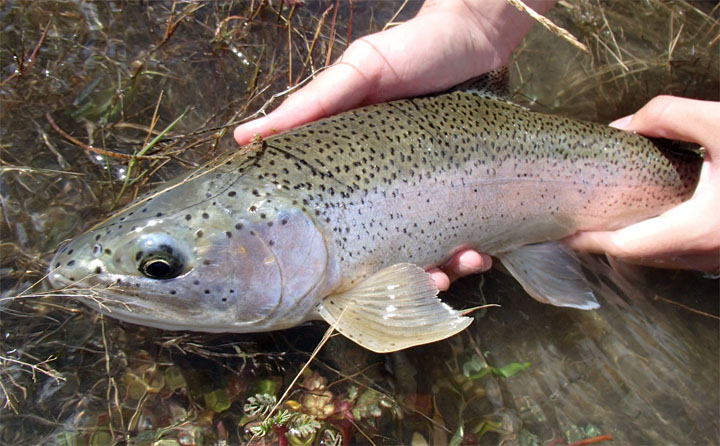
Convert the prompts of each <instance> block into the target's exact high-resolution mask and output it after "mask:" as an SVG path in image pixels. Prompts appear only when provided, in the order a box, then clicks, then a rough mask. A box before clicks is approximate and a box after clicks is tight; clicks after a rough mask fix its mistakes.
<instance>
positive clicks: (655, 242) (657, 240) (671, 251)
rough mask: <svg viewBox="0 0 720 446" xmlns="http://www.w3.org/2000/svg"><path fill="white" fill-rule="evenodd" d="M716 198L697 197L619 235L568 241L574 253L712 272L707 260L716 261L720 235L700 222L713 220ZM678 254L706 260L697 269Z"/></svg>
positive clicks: (586, 235)
mask: <svg viewBox="0 0 720 446" xmlns="http://www.w3.org/2000/svg"><path fill="white" fill-rule="evenodd" d="M713 196H714V194H710V193H706V194H702V195H699V196H696V197H694V198H693V200H691V201H688V202H685V203H682V204H680V205H678V206H676V207H675V208H673V209H671V210H669V211H667V212H665V213H664V214H662V215H660V216H658V217H655V218H651V219H648V220H644V221H641V222H639V223H636V224H634V225H630V226H628V227H626V228H623V229H620V230H617V231H590V232H580V233H578V234H576V235H574V236H571V237H569V238H567V239H566V240H565V241H566V242H567V244H568V245H569V246H570V247H571V248H573V249H577V250H580V251H589V252H596V253H603V252H604V253H607V254H610V255H612V256H614V257H618V258H620V259H623V260H626V261H630V262H633V263H641V264H660V265H662V264H664V266H668V267H670V266H679V267H682V268H701V269H704V270H707V269H712V268H710V267H708V265H709V263H708V262H709V260H708V259H707V257H708V256H709V257H712V256H713V255H714V256H715V257H716V259H717V256H718V254H717V248H716V247H717V246H718V243H720V240H719V239H720V235H719V234H716V232H717V231H713V230H712V229H711V230H710V233H708V231H707V228H708V227H710V228H713V227H717V225H716V224H713V223H709V226H705V225H698V223H697V222H698V221H701V220H703V219H704V220H705V221H707V219H708V218H713V217H712V216H708V215H707V211H706V210H707V209H712V206H713V204H712V203H713V202H714V201H715V198H714V197H713ZM715 218H717V217H715ZM718 224H720V222H719V223H718ZM679 253H688V256H687V257H688V258H690V257H694V256H695V255H698V256H699V257H698V258H704V259H705V260H703V261H702V262H701V264H697V265H692V264H688V263H687V262H686V261H685V260H681V257H686V256H684V255H682V256H681V255H679ZM706 254H707V255H706ZM673 259H675V260H678V261H674V260H673ZM710 260H711V259H710ZM710 263H712V262H710ZM715 265H717V263H715ZM716 267H717V266H715V268H716Z"/></svg>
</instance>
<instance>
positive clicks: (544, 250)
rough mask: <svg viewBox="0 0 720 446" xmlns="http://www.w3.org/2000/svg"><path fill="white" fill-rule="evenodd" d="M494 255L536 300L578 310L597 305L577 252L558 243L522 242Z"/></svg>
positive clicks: (590, 308)
mask: <svg viewBox="0 0 720 446" xmlns="http://www.w3.org/2000/svg"><path fill="white" fill-rule="evenodd" d="M498 257H499V258H500V260H501V261H502V263H503V265H504V266H505V268H507V269H508V271H510V274H512V276H513V277H515V279H516V280H517V281H518V282H520V284H521V285H522V286H523V288H525V291H527V293H528V294H530V295H531V296H532V297H534V298H535V299H536V300H538V301H540V302H543V303H548V304H552V305H556V306H558V307H572V308H579V309H582V310H592V309H595V308H598V307H599V306H600V304H599V303H598V301H597V300H596V299H595V295H594V294H593V292H592V290H591V289H590V286H589V285H588V283H587V281H586V280H585V276H583V273H582V270H581V268H580V261H579V260H578V258H577V256H576V255H575V253H574V252H573V251H572V250H571V249H570V248H568V247H567V246H565V245H563V244H561V243H557V242H548V243H540V244H537V245H526V246H522V247H520V248H518V249H516V250H514V251H511V252H507V253H504V254H502V255H500V256H498Z"/></svg>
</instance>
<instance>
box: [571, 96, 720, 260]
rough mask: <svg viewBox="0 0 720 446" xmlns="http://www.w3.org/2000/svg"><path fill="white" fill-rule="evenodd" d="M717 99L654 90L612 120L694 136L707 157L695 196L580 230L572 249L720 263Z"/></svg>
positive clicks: (656, 132)
mask: <svg viewBox="0 0 720 446" xmlns="http://www.w3.org/2000/svg"><path fill="white" fill-rule="evenodd" d="M719 123H720V102H709V101H698V100H693V99H684V98H678V97H673V96H658V97H656V98H654V99H653V100H651V101H650V102H648V103H647V104H646V105H645V106H644V107H643V108H641V109H640V110H639V111H638V112H637V113H635V114H634V115H631V116H627V117H625V118H622V119H619V120H617V121H615V122H613V123H612V124H610V125H612V126H614V127H617V128H620V129H623V130H628V131H635V132H638V133H642V134H643V135H647V136H654V137H661V138H668V139H675V140H680V141H688V142H694V143H698V144H700V145H702V146H703V147H705V150H706V153H705V162H704V163H703V166H702V170H701V172H700V180H699V182H698V186H697V188H696V189H695V192H694V194H693V196H692V197H691V198H690V199H689V200H688V201H686V202H684V203H681V204H679V205H678V206H676V207H674V208H672V209H670V210H668V211H667V212H665V213H663V214H661V215H659V216H657V217H655V218H651V219H648V220H644V221H641V222H639V223H636V224H633V225H631V226H627V227H625V228H623V229H620V230H617V231H587V232H579V233H577V234H575V235H573V236H571V237H569V238H567V239H566V240H565V241H566V242H567V243H568V245H569V246H570V247H571V248H573V249H576V250H580V251H590V252H598V253H607V254H609V255H611V256H614V257H616V258H618V259H620V260H622V261H625V262H629V263H636V264H643V265H648V266H654V267H662V268H679V269H698V270H702V271H714V272H717V271H718V270H719V269H720V124H719Z"/></svg>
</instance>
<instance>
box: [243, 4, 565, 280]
mask: <svg viewBox="0 0 720 446" xmlns="http://www.w3.org/2000/svg"><path fill="white" fill-rule="evenodd" d="M525 2H526V4H528V5H529V6H531V7H533V8H535V10H536V11H538V12H540V13H544V12H546V11H547V10H548V9H550V7H551V6H552V5H553V3H554V2H552V1H547V0H526V1H525ZM532 25H533V20H532V19H530V18H529V17H528V16H527V15H526V14H525V13H521V12H519V11H518V10H516V9H515V8H514V7H512V6H510V4H509V3H507V1H506V0H474V1H470V2H466V1H462V0H444V1H435V0H427V1H426V2H425V4H424V5H423V7H422V8H421V10H420V11H419V12H418V14H417V16H415V17H414V18H413V19H411V20H409V21H407V22H405V23H402V24H400V25H398V26H396V27H393V28H390V29H388V30H386V31H382V32H379V33H376V34H372V35H369V36H366V37H363V38H361V39H358V40H357V41H355V42H353V43H352V44H351V45H350V46H349V47H348V49H347V50H346V51H345V52H344V53H343V55H342V57H341V58H340V60H339V61H337V62H336V63H335V64H334V65H332V66H330V67H329V68H327V69H326V70H325V71H323V72H321V73H320V74H319V75H317V77H315V79H313V80H312V81H311V82H310V83H309V84H308V85H307V86H305V87H303V88H302V89H300V90H298V91H297V92H295V93H293V94H292V95H291V96H289V97H288V98H287V99H286V100H285V102H283V103H282V104H281V105H280V106H279V107H278V108H277V109H275V110H274V111H273V112H272V113H270V114H269V115H267V116H266V117H263V118H260V119H256V120H254V121H251V122H248V123H246V124H243V125H241V126H239V127H238V128H236V129H235V140H236V141H237V142H238V143H239V144H241V145H242V144H247V143H248V142H249V141H250V140H251V139H252V138H253V137H254V136H255V135H257V134H260V135H261V136H268V135H272V134H275V133H279V132H282V131H285V130H287V129H290V128H292V127H295V126H298V125H302V124H305V123H308V122H311V121H314V120H316V119H320V118H323V117H325V116H329V115H332V114H335V113H339V112H342V111H345V110H349V109H352V108H355V107H359V106H362V105H369V104H373V103H377V102H382V101H389V100H392V99H398V98H403V97H411V96H418V95H422V94H426V93H431V92H436V91H441V90H445V89H448V88H450V87H452V86H454V85H457V84H459V83H461V82H463V81H465V80H467V79H470V78H472V77H474V76H477V75H480V74H482V73H485V72H488V71H491V70H493V69H496V68H499V67H501V66H503V65H505V64H506V62H507V60H508V59H509V57H510V54H511V53H512V51H513V50H514V49H515V47H516V46H517V45H518V44H519V43H520V40H521V39H522V38H523V37H524V35H525V34H526V33H527V31H528V30H529V29H530V28H531V27H532ZM491 265H492V260H491V258H490V256H488V255H484V254H479V253H477V252H475V251H467V250H466V251H461V252H459V253H457V254H455V255H454V256H453V257H452V258H451V259H450V260H449V261H448V262H447V263H446V264H444V265H443V266H442V267H441V268H433V269H431V270H430V271H429V272H430V274H431V275H432V277H433V279H434V280H435V283H436V284H437V286H438V288H439V289H440V290H446V289H448V287H449V286H450V282H451V280H454V279H456V278H458V277H462V276H465V275H468V274H472V273H476V272H480V271H485V270H487V269H489V268H490V266H491Z"/></svg>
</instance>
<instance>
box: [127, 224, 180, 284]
mask: <svg viewBox="0 0 720 446" xmlns="http://www.w3.org/2000/svg"><path fill="white" fill-rule="evenodd" d="M135 261H136V262H137V269H138V271H140V273H141V274H142V275H144V276H145V277H148V278H150V279H157V280H167V279H174V278H175V277H177V276H179V275H180V274H182V273H183V271H184V270H185V258H184V256H183V255H182V253H181V252H180V250H179V249H178V248H177V246H175V243H174V240H173V239H172V238H171V237H169V236H168V235H166V234H149V235H147V236H145V237H143V238H142V239H141V240H139V243H138V246H137V250H136V252H135Z"/></svg>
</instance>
